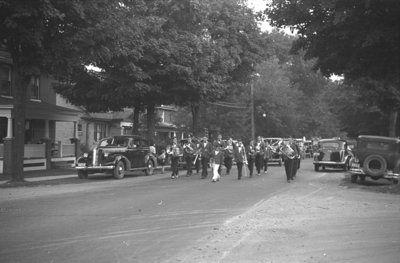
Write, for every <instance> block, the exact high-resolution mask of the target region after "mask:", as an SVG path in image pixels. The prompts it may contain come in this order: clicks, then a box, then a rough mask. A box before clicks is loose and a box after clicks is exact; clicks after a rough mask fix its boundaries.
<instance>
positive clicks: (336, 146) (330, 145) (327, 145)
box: [320, 142, 342, 149]
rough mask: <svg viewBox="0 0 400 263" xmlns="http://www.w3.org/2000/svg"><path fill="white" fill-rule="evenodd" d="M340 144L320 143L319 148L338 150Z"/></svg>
mask: <svg viewBox="0 0 400 263" xmlns="http://www.w3.org/2000/svg"><path fill="white" fill-rule="evenodd" d="M341 145H342V143H340V142H320V147H321V148H322V149H338V148H340V147H341Z"/></svg>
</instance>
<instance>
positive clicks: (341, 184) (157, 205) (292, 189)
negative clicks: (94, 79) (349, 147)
mask: <svg viewBox="0 0 400 263" xmlns="http://www.w3.org/2000/svg"><path fill="white" fill-rule="evenodd" d="M224 172H225V169H223V174H224ZM169 175H170V174H169V173H165V174H157V175H154V176H148V177H146V176H143V175H132V176H128V177H127V178H124V179H123V180H114V179H112V177H110V176H106V175H94V176H92V177H89V179H88V180H78V179H75V178H73V179H72V178H71V179H70V180H71V182H79V183H71V184H68V183H66V184H61V185H46V186H38V187H22V188H16V189H8V188H6V189H4V188H3V189H0V197H1V199H0V200H1V201H0V209H1V210H0V214H1V218H0V224H1V226H0V231H1V233H2V239H1V243H0V262H169V263H171V262H227V263H228V262H282V263H283V262H376V261H381V262H393V263H394V262H398V257H399V256H400V246H399V243H400V238H399V236H400V235H399V234H400V222H399V220H398V218H399V216H400V204H399V203H398V194H393V193H386V192H384V191H386V190H388V189H392V188H391V187H392V186H391V185H389V184H387V183H386V182H376V183H375V182H370V183H369V184H366V185H352V184H348V183H347V182H348V180H347V181H346V179H345V176H344V173H343V171H340V170H338V171H336V170H327V171H325V172H314V171H313V166H312V160H311V159H306V160H303V161H302V164H301V168H300V170H299V175H298V176H297V178H296V179H295V181H294V182H292V183H290V184H288V183H287V182H286V180H285V175H284V168H283V167H279V166H270V169H269V173H268V174H267V175H265V174H262V175H261V176H259V177H258V176H254V177H253V178H248V177H245V178H243V179H242V180H240V181H239V180H237V177H236V169H234V170H233V173H231V175H230V176H226V175H224V176H222V178H221V181H220V182H217V183H211V182H210V180H211V179H210V176H209V178H207V179H205V180H202V179H200V176H199V175H193V176H191V177H186V176H184V172H183V171H181V176H180V177H179V179H176V180H171V179H170V176H169ZM209 175H210V173H209ZM371 189H375V190H379V189H381V191H382V192H379V193H378V192H371ZM382 189H385V190H382ZM393 189H394V188H393ZM396 189H398V188H396ZM22 191H25V192H24V193H23V192H22Z"/></svg>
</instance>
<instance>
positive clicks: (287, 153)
mask: <svg viewBox="0 0 400 263" xmlns="http://www.w3.org/2000/svg"><path fill="white" fill-rule="evenodd" d="M283 144H284V145H282V147H281V152H282V155H283V161H284V163H285V173H286V180H287V182H288V183H290V181H291V180H294V177H295V176H296V171H297V163H296V160H295V159H296V155H297V154H298V151H297V148H296V145H295V144H294V141H293V139H292V138H289V140H288V142H283Z"/></svg>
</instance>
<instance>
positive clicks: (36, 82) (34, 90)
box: [31, 76, 40, 100]
mask: <svg viewBox="0 0 400 263" xmlns="http://www.w3.org/2000/svg"><path fill="white" fill-rule="evenodd" d="M39 91H40V79H39V76H35V77H33V84H32V86H31V99H34V100H38V99H40V96H39V95H40V93H39Z"/></svg>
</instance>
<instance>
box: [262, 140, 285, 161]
mask: <svg viewBox="0 0 400 263" xmlns="http://www.w3.org/2000/svg"><path fill="white" fill-rule="evenodd" d="M282 141H283V139H282V138H275V137H271V138H264V142H268V145H269V147H270V149H271V158H269V159H268V163H278V164H279V166H282V162H283V161H282V154H281V152H280V150H279V145H280V144H281V143H282Z"/></svg>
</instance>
